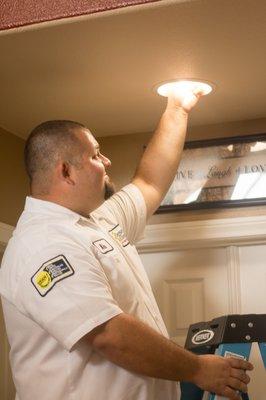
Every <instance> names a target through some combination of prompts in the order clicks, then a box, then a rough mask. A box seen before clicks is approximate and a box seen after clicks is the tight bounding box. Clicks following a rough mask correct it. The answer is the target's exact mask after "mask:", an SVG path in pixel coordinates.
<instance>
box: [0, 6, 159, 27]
mask: <svg viewBox="0 0 266 400" xmlns="http://www.w3.org/2000/svg"><path fill="white" fill-rule="evenodd" d="M157 1H160V0H127V1H126V0H124V1H122V0H92V1H88V0H87V1H85V0H83V1H82V0H68V1H66V0H39V1H36V0H0V30H5V29H11V28H16V27H19V26H24V25H31V24H36V23H40V22H44V21H52V20H56V19H61V18H70V17H76V16H79V15H86V14H93V13H97V12H101V11H107V10H114V9H116V8H120V7H127V6H132V5H137V4H144V3H152V2H157Z"/></svg>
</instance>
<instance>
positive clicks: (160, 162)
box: [133, 107, 188, 214]
mask: <svg viewBox="0 0 266 400" xmlns="http://www.w3.org/2000/svg"><path fill="white" fill-rule="evenodd" d="M187 119H188V114H187V112H186V111H185V110H183V109H182V108H181V107H179V108H174V107H172V108H170V107H167V108H166V110H165V112H164V114H163V115H162V117H161V120H160V123H159V125H158V128H157V130H156V131H155V133H154V135H153V137H152V138H151V140H150V142H149V144H148V146H147V148H146V150H145V152H144V154H143V156H142V159H141V161H140V163H139V165H138V168H137V171H136V174H135V176H134V179H133V182H134V183H135V184H136V185H137V186H139V188H140V189H141V190H142V192H143V194H144V197H145V199H146V202H147V206H148V211H150V214H152V213H153V212H154V211H155V209H156V208H157V207H158V206H159V204H160V203H161V200H162V199H163V198H164V196H165V195H166V193H167V191H168V189H169V186H170V185H171V183H172V181H173V179H174V176H175V174H176V171H177V167H178V164H179V162H180V158H181V155H182V151H183V146H184V141H185V136H186V129H187ZM149 208H150V209H149Z"/></svg>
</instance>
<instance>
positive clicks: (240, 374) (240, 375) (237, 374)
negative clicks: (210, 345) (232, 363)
mask: <svg viewBox="0 0 266 400" xmlns="http://www.w3.org/2000/svg"><path fill="white" fill-rule="evenodd" d="M230 375H231V376H232V377H233V378H237V379H239V380H240V381H242V382H244V383H246V384H248V383H249V382H250V377H249V376H248V375H247V374H246V373H245V371H244V370H242V369H237V368H232V369H231V373H230Z"/></svg>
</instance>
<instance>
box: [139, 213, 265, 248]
mask: <svg viewBox="0 0 266 400" xmlns="http://www.w3.org/2000/svg"><path fill="white" fill-rule="evenodd" d="M260 243H266V215H265V216H264V215H263V216H253V217H238V218H225V219H213V220H202V221H190V222H175V223H167V224H155V225H147V227H146V229H145V238H144V239H142V240H141V241H140V242H139V243H138V244H137V248H138V250H139V252H140V253H150V252H161V251H171V250H177V249H188V248H199V247H225V246H236V245H247V244H260Z"/></svg>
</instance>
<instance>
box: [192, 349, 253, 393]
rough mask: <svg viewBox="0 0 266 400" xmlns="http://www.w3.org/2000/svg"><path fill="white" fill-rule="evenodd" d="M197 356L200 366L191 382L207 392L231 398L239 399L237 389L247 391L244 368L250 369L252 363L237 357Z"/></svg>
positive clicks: (246, 376)
mask: <svg viewBox="0 0 266 400" xmlns="http://www.w3.org/2000/svg"><path fill="white" fill-rule="evenodd" d="M199 358H200V368H199V369H198V371H197V373H196V375H195V378H194V379H193V383H195V384H196V385H197V386H199V387H200V388H201V389H203V390H206V391H208V392H213V393H216V394H218V395H220V396H225V397H226V398H228V399H231V400H241V396H240V394H239V393H238V391H240V392H244V393H246V392H247V384H248V383H249V381H250V378H249V376H248V375H247V374H246V370H249V371H251V370H252V369H253V366H252V364H251V363H249V362H248V361H244V360H240V359H237V358H232V357H230V358H225V357H220V356H215V355H204V356H199Z"/></svg>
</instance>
